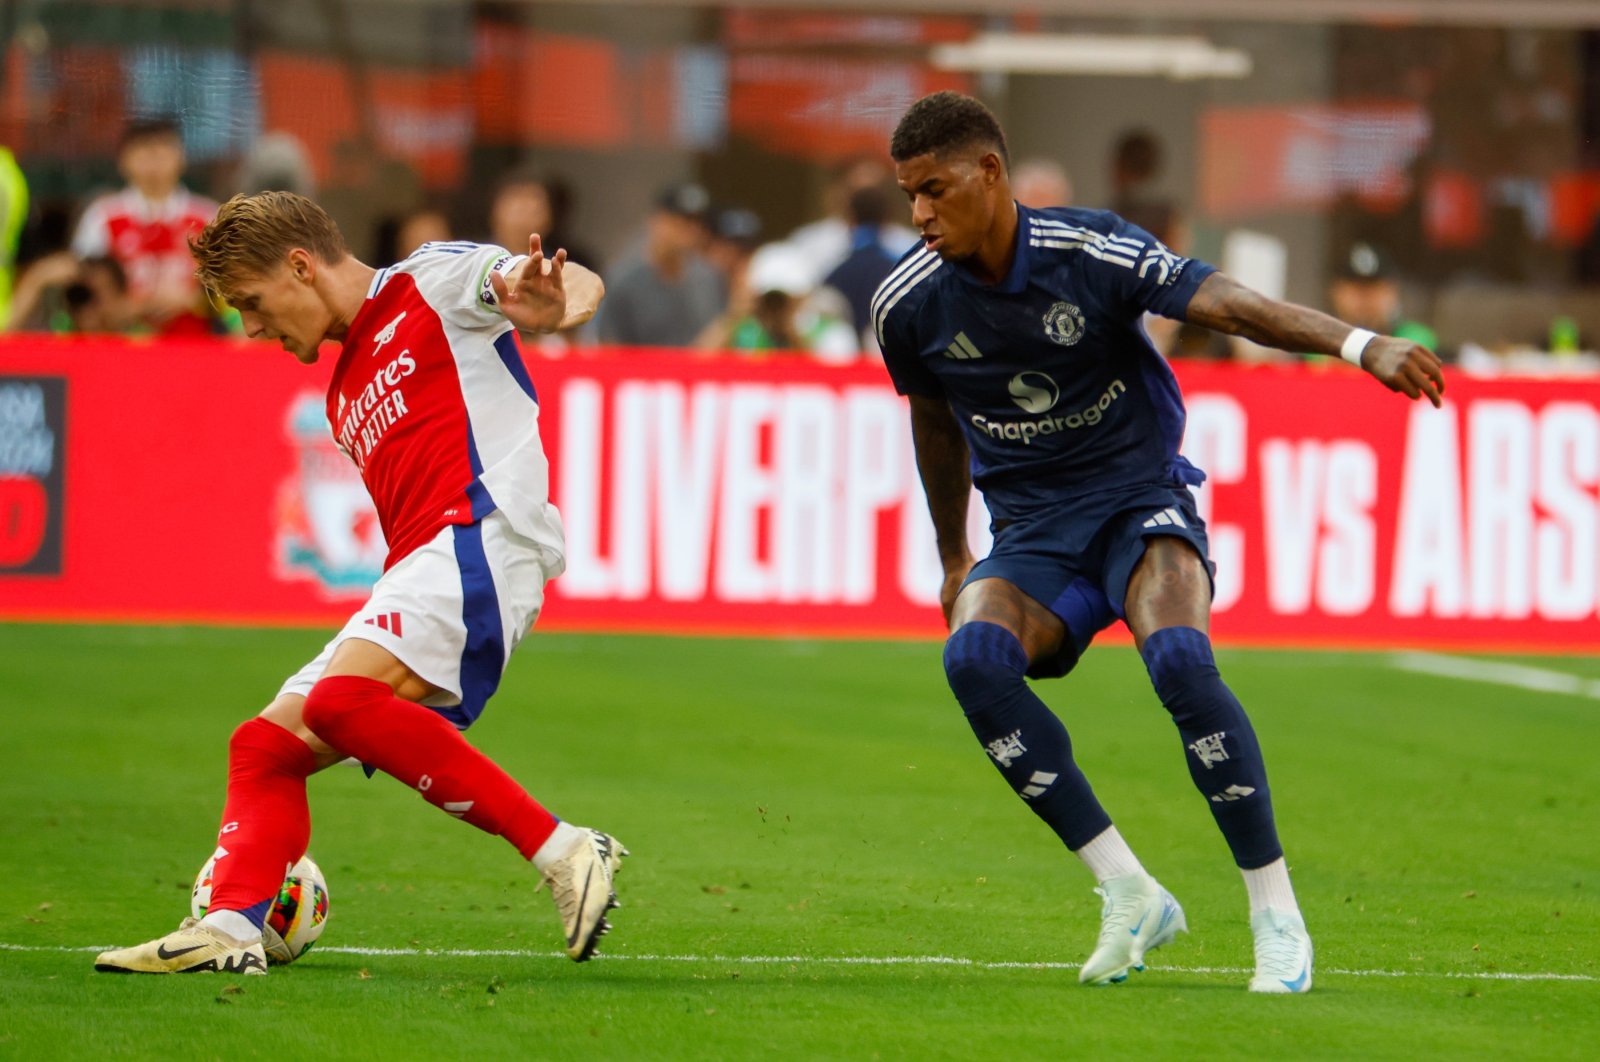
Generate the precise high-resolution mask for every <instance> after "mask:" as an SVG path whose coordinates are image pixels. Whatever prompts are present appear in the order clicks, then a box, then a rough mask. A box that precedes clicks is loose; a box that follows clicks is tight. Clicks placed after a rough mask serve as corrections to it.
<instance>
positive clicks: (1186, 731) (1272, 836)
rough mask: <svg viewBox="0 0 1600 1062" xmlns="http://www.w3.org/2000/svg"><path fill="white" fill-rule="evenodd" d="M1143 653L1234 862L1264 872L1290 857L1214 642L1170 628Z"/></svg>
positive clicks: (1256, 747)
mask: <svg viewBox="0 0 1600 1062" xmlns="http://www.w3.org/2000/svg"><path fill="white" fill-rule="evenodd" d="M1143 656H1144V662H1145V667H1146V668H1147V669H1148V670H1149V672H1150V681H1151V682H1152V683H1153V684H1154V685H1155V689H1156V694H1157V695H1158V696H1159V697H1160V698H1161V703H1162V704H1163V705H1165V706H1166V709H1167V711H1168V712H1170V713H1171V714H1172V721H1173V722H1174V723H1175V724H1177V727H1178V733H1179V734H1180V735H1181V737H1182V739H1183V744H1184V750H1185V753H1186V759H1187V762H1188V765H1189V776H1190V777H1191V778H1192V779H1193V780H1194V784H1195V788H1197V789H1198V790H1200V793H1201V795H1203V796H1204V797H1205V798H1206V800H1207V802H1208V803H1209V804H1210V806H1211V814H1212V816H1213V817H1214V818H1215V819H1216V821H1217V826H1218V827H1219V828H1220V829H1221V830H1222V834H1223V836H1224V837H1225V838H1226V839H1227V842H1228V846H1229V848H1230V849H1232V851H1233V857H1234V861H1235V862H1236V863H1237V864H1238V865H1239V866H1241V867H1259V866H1264V865H1265V864H1267V863H1270V862H1272V861H1273V860H1275V859H1277V858H1278V857H1280V856H1281V855H1283V849H1282V847H1281V846H1280V845H1279V844H1278V831H1277V826H1276V825H1275V823H1274V821H1273V816H1272V797H1271V792H1270V790H1269V789H1268V787H1267V769H1266V764H1265V762H1264V761H1263V759H1262V756H1261V746H1260V744H1259V743H1258V742H1257V741H1256V733H1255V729H1254V728H1253V727H1252V726H1251V725H1250V719H1249V717H1248V716H1246V715H1245V711H1244V708H1243V706H1241V705H1240V704H1239V700H1238V698H1236V697H1235V696H1234V695H1233V692H1232V691H1231V690H1229V689H1228V687H1227V685H1226V684H1224V683H1223V681H1222V676H1221V674H1220V673H1219V672H1218V670H1217V665H1216V660H1215V659H1214V658H1213V656H1212V652H1211V639H1209V638H1208V637H1206V635H1205V633H1204V632H1203V631H1199V630H1196V629H1195V628H1193V627H1165V628H1162V629H1161V630H1158V631H1155V632H1154V633H1152V634H1151V635H1150V636H1149V637H1148V638H1146V639H1145V643H1144V648H1143Z"/></svg>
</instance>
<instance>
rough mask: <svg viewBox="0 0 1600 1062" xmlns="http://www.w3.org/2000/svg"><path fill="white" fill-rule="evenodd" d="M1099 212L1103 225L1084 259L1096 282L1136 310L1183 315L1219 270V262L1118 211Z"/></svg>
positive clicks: (1174, 316) (1183, 316)
mask: <svg viewBox="0 0 1600 1062" xmlns="http://www.w3.org/2000/svg"><path fill="white" fill-rule="evenodd" d="M1100 218H1101V219H1102V220H1103V231H1102V233H1101V234H1100V239H1099V240H1098V241H1094V242H1096V243H1097V245H1098V246H1097V247H1095V248H1094V249H1093V250H1090V253H1089V256H1088V258H1087V259H1086V265H1085V272H1086V273H1087V275H1088V276H1089V277H1090V278H1091V280H1092V282H1093V283H1095V284H1096V285H1100V286H1103V287H1104V288H1106V289H1109V292H1110V293H1111V294H1112V295H1114V296H1115V297H1116V298H1117V299H1118V300H1120V301H1121V302H1123V303H1124V304H1125V305H1127V306H1129V307H1130V308H1132V309H1134V310H1135V311H1136V312H1146V311H1147V312H1149V313H1154V314H1160V315H1161V316H1162V317H1171V318H1175V319H1177V320H1179V321H1182V320H1184V319H1185V318H1186V311H1187V310H1188V308H1189V300H1190V299H1192V298H1194V293H1195V291H1197V290H1198V289H1199V287H1200V284H1201V282H1202V281H1204V280H1205V279H1206V277H1208V276H1210V275H1211V274H1212V273H1215V272H1216V271H1217V268H1216V266H1213V265H1211V264H1209V263H1207V262H1202V261H1200V260H1199V259H1198V258H1185V257H1184V256H1182V255H1180V254H1175V253H1174V252H1172V251H1171V250H1169V249H1168V248H1167V247H1166V246H1165V245H1164V244H1162V242H1161V241H1160V240H1158V239H1156V238H1155V237H1154V236H1152V235H1150V233H1148V232H1146V231H1145V230H1144V229H1141V228H1140V227H1139V226H1137V225H1135V224H1133V223H1132V222H1131V221H1126V220H1124V219H1122V218H1120V217H1118V216H1117V215H1115V214H1112V213H1110V212H1103V213H1102V214H1101V215H1100ZM1095 227H1096V228H1101V227H1102V226H1099V225H1097V226H1095ZM1086 249H1087V248H1086Z"/></svg>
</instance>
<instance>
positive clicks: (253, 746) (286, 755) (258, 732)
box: [228, 716, 314, 776]
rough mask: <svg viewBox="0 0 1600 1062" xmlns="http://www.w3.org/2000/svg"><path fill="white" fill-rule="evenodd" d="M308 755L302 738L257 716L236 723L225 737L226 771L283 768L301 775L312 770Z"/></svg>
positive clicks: (238, 771) (244, 771)
mask: <svg viewBox="0 0 1600 1062" xmlns="http://www.w3.org/2000/svg"><path fill="white" fill-rule="evenodd" d="M309 757H310V749H309V748H308V747H307V745H306V743H305V742H304V741H302V740H301V739H300V738H299V737H297V736H296V735H294V734H292V733H290V732H289V731H288V730H285V729H284V728H283V727H281V726H279V725H277V724H276V723H273V722H269V721H268V720H266V719H263V718H261V717H260V716H254V717H252V718H250V719H246V720H245V721H244V722H242V723H240V724H239V725H238V726H237V727H236V728H235V729H234V731H233V734H232V736H230V737H229V738H228V770H229V773H230V774H239V773H241V772H242V773H244V774H255V773H260V772H263V771H265V772H269V773H270V772H273V771H278V770H286V771H290V772H292V773H297V774H300V775H302V776H304V775H308V774H310V773H311V771H312V770H313V769H314V765H313V764H311V763H308V762H307V761H308V759H309Z"/></svg>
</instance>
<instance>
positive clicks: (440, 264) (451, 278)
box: [397, 242, 527, 329]
mask: <svg viewBox="0 0 1600 1062" xmlns="http://www.w3.org/2000/svg"><path fill="white" fill-rule="evenodd" d="M526 257H527V256H526V255H519V254H512V253H511V252H510V251H508V250H506V249H505V248H504V247H496V246H494V245H493V244H486V243H466V242H452V243H425V244H423V245H422V246H421V247H420V248H418V249H417V251H416V252H415V253H413V254H412V255H411V257H410V258H407V259H406V260H405V261H404V262H402V263H400V265H399V266H398V267H397V268H401V269H404V270H405V271H406V272H409V273H411V274H412V275H413V276H415V277H416V278H417V286H418V287H419V288H421V289H422V291H423V294H424V296H425V297H426V298H427V299H428V301H429V302H430V303H431V304H433V306H434V307H435V309H437V310H438V312H439V316H441V317H444V318H446V319H448V320H449V321H450V322H451V323H452V324H455V325H457V326H459V327H462V328H495V329H499V328H501V327H504V325H505V315H504V314H502V313H501V312H500V302H499V299H498V298H497V297H496V296H495V293H494V284H493V282H492V281H491V280H490V279H489V277H490V274H492V273H499V274H500V275H501V276H502V277H507V276H509V275H510V273H511V271H512V270H513V269H515V268H516V267H517V265H518V263H520V262H521V261H522V260H523V259H524V258H526Z"/></svg>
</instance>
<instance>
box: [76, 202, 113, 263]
mask: <svg viewBox="0 0 1600 1062" xmlns="http://www.w3.org/2000/svg"><path fill="white" fill-rule="evenodd" d="M72 253H73V254H74V255H76V256H77V257H78V258H99V257H102V256H104V255H107V254H110V253H111V234H110V233H109V232H107V231H106V201H105V200H104V199H96V200H95V201H94V202H92V203H90V204H89V205H88V207H87V208H85V209H84V212H83V217H82V218H81V219H80V220H79V221H78V227H77V229H76V230H74V232H73V234H72Z"/></svg>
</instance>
